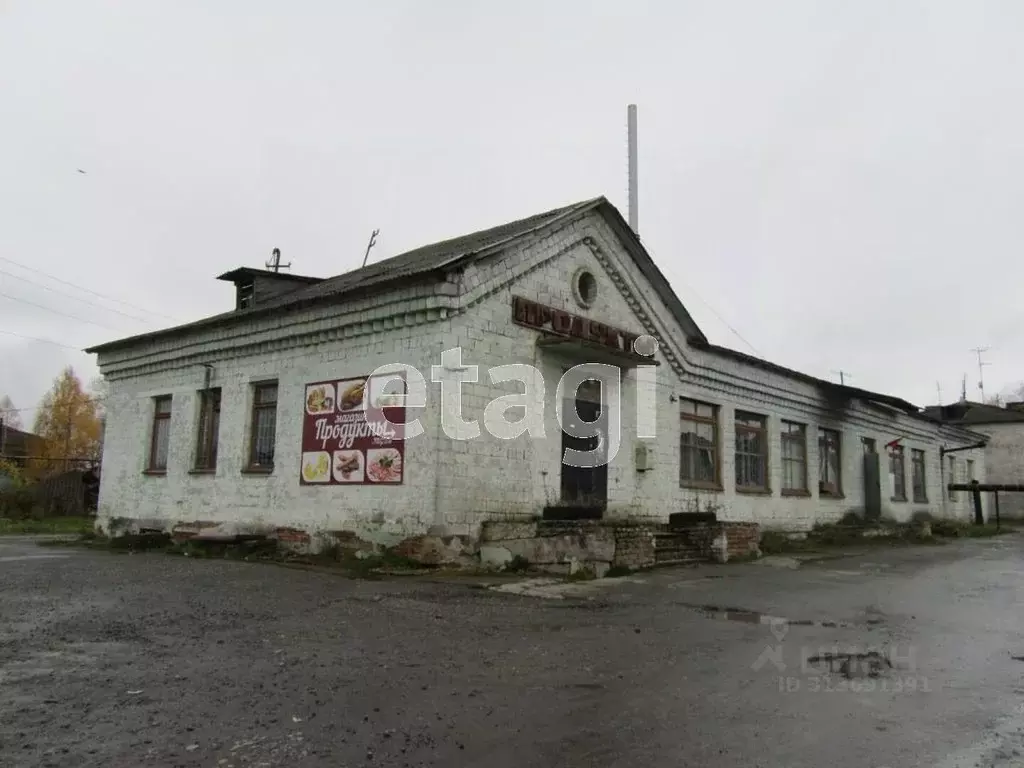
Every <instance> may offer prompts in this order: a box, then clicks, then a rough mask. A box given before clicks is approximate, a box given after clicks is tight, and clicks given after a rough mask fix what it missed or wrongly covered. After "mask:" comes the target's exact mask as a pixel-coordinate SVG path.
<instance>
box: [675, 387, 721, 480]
mask: <svg viewBox="0 0 1024 768" xmlns="http://www.w3.org/2000/svg"><path fill="white" fill-rule="evenodd" d="M679 419H680V437H679V454H680V463H679V484H680V485H682V486H687V487H696V488H716V489H717V488H721V478H720V477H719V472H718V406H717V405H711V404H709V403H700V402H697V401H696V400H680V403H679Z"/></svg>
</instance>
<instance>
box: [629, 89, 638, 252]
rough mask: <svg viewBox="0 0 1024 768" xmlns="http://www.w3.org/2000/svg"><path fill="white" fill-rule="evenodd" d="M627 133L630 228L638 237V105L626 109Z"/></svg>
mask: <svg viewBox="0 0 1024 768" xmlns="http://www.w3.org/2000/svg"><path fill="white" fill-rule="evenodd" d="M626 132H627V135H628V142H629V227H630V229H632V230H633V232H634V233H635V234H637V235H639V234H640V228H639V227H640V222H639V219H640V210H639V208H640V206H639V193H638V192H637V182H638V180H637V155H636V104H630V105H629V106H628V107H626Z"/></svg>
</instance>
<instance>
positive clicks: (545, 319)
mask: <svg viewBox="0 0 1024 768" xmlns="http://www.w3.org/2000/svg"><path fill="white" fill-rule="evenodd" d="M512 320H513V321H514V322H516V323H518V324H519V325H523V326H526V327H527V328H534V329H536V330H538V331H546V332H547V333H554V334H556V335H558V336H565V337H566V338H570V339H582V340H583V341H590V342H594V343H596V344H601V345H603V346H606V347H609V348H611V349H615V350H618V351H619V352H624V353H626V354H628V355H632V354H634V349H633V342H635V341H636V340H637V338H638V334H635V333H630V332H629V331H624V330H622V329H621V328H615V327H613V326H611V325H606V324H605V323H601V322H598V321H597V320H589V319H587V318H585V317H581V316H580V315H574V314H573V313H572V312H565V311H563V310H561V309H555V308H554V307H548V306H545V305H544V304H538V303H537V302H535V301H530V300H529V299H524V298H523V297H522V296H513V297H512Z"/></svg>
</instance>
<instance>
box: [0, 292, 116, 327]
mask: <svg viewBox="0 0 1024 768" xmlns="http://www.w3.org/2000/svg"><path fill="white" fill-rule="evenodd" d="M0 296H3V297H4V298H6V299H10V300H11V301H18V302H21V303H22V304H28V305H29V306H30V307H39V309H45V310H46V311H47V312H52V313H53V314H55V315H60V316H61V317H67V318H69V319H71V320H77V321H78V322H80V323H88V324H89V325H97V326H99V327H100V328H106V329H107V330H108V331H114V332H115V333H123V331H121V330H119V329H117V328H113V327H112V326H109V325H104V324H103V323H97V322H96V321H95V320H86V319H85V318H84V317H79V316H78V315H69V314H68V313H67V312H61V311H59V310H56V309H54V308H53V307H48V306H46V305H45V304H37V303H36V302H34V301H29V300H28V299H21V298H18V297H17V296H11V295H10V294H9V293H4V292H3V291H0Z"/></svg>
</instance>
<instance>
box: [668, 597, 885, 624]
mask: <svg viewBox="0 0 1024 768" xmlns="http://www.w3.org/2000/svg"><path fill="white" fill-rule="evenodd" d="M682 605H684V606H685V607H687V608H692V609H693V610H695V611H697V612H698V613H700V614H701V615H703V616H706V617H707V618H709V619H717V620H719V621H738V622H742V623H743V624H765V625H769V626H772V627H780V626H787V627H828V628H842V627H855V626H857V625H856V624H852V623H850V622H847V621H830V620H822V621H812V620H811V619H787V618H785V617H784V616H772V615H770V614H767V613H760V612H758V611H749V610H746V609H744V608H730V607H727V606H718V605H689V604H687V603H682ZM867 623H868V624H880V623H881V620H880V619H869V620H868V622H867Z"/></svg>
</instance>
